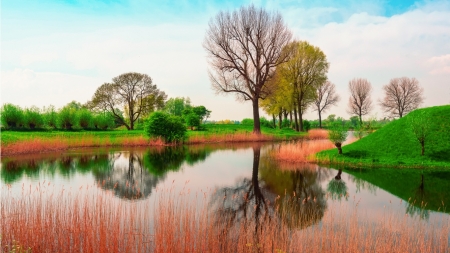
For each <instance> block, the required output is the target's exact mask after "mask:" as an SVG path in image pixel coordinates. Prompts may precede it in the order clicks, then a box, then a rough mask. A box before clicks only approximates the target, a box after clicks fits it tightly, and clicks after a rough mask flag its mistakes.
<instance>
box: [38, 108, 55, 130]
mask: <svg viewBox="0 0 450 253" xmlns="http://www.w3.org/2000/svg"><path fill="white" fill-rule="evenodd" d="M43 111H44V113H43V115H42V118H43V120H44V125H45V126H47V127H50V128H56V126H57V124H58V113H57V112H56V110H55V107H54V106H53V105H51V106H49V107H48V108H45V107H44V110H43Z"/></svg>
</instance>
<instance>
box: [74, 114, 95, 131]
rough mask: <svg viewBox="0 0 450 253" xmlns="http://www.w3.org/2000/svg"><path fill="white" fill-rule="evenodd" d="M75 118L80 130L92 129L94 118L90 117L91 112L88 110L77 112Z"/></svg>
mask: <svg viewBox="0 0 450 253" xmlns="http://www.w3.org/2000/svg"><path fill="white" fill-rule="evenodd" d="M77 118H78V123H79V124H80V127H81V128H83V129H88V128H90V127H92V124H93V120H94V119H93V118H94V117H93V116H92V112H91V111H89V110H88V109H81V110H79V111H77Z"/></svg>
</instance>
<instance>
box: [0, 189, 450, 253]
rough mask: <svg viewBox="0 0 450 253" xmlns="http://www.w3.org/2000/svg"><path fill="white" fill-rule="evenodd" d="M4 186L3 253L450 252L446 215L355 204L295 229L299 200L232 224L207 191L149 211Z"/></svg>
mask: <svg viewBox="0 0 450 253" xmlns="http://www.w3.org/2000/svg"><path fill="white" fill-rule="evenodd" d="M98 183H99V184H101V182H98ZM8 187H9V186H8ZM8 187H7V186H3V187H2V196H1V201H2V205H1V218H2V219H1V243H2V251H6V252H9V250H11V249H12V247H17V245H20V248H24V249H28V248H30V249H31V251H32V252H225V253H226V252H233V253H234V252H263V253H264V252H448V249H449V246H450V245H449V243H450V242H449V233H450V219H449V218H448V216H445V217H444V216H441V217H442V218H440V219H437V220H431V221H428V222H426V221H423V220H420V219H417V218H416V219H413V218H411V217H409V216H408V215H404V214H400V213H392V212H388V211H387V212H386V213H384V214H382V215H380V217H379V218H377V219H375V220H374V221H373V219H366V218H367V217H366V216H365V215H364V214H361V213H360V212H359V211H358V204H356V205H355V206H354V207H350V208H349V209H350V210H347V209H346V208H345V207H340V208H339V209H340V210H333V209H330V210H327V211H326V212H325V214H324V216H323V218H322V219H321V221H320V222H319V223H314V224H305V225H304V226H301V225H302V224H300V223H301V222H303V221H305V220H311V219H309V218H308V219H303V218H302V217H301V216H302V215H310V214H302V213H300V214H293V212H292V210H298V209H296V207H295V206H290V205H291V204H292V205H294V204H295V203H297V204H298V201H297V200H293V201H292V202H290V201H283V202H279V199H280V198H283V197H280V196H279V197H278V198H277V199H278V201H275V202H272V203H271V205H272V206H273V208H272V209H270V210H272V211H266V212H263V213H261V215H259V216H258V215H256V211H255V210H256V206H255V209H254V208H253V207H252V205H250V207H251V208H250V209H249V210H248V213H247V215H246V216H244V217H241V219H240V220H234V219H232V218H230V217H232V216H227V215H226V212H217V210H213V209H212V206H211V205H210V199H209V194H211V192H209V191H207V192H200V193H198V194H197V197H195V196H193V195H192V194H191V195H189V192H188V191H184V192H181V193H179V194H178V193H174V192H172V191H159V192H158V197H157V199H158V200H157V203H156V204H155V205H154V206H153V207H151V205H152V203H149V202H148V201H147V202H146V201H142V202H120V201H118V200H117V199H116V198H115V197H114V196H113V194H112V193H111V192H108V191H102V190H100V189H98V188H97V187H95V186H85V187H80V189H72V190H70V189H64V188H62V189H58V187H55V185H53V184H51V183H48V182H45V181H44V182H42V183H39V184H38V185H29V186H25V185H23V186H22V192H21V193H16V194H18V195H15V193H13V192H12V191H11V189H9V188H8ZM128 187H132V186H128ZM305 201H306V200H305ZM308 201H315V200H308ZM219 202H220V201H219ZM282 203H284V204H282ZM286 203H287V204H286ZM290 203H291V204H290ZM269 204H270V203H269ZM281 205H282V206H281ZM221 208H222V211H224V210H225V211H226V210H227V208H226V206H223V207H221ZM291 209H292V210H291ZM224 214H225V215H224ZM292 215H298V216H299V217H296V218H295V219H293V218H292ZM297 223H299V224H297ZM300 228H302V229H300Z"/></svg>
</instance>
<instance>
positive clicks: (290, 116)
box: [289, 111, 292, 127]
mask: <svg viewBox="0 0 450 253" xmlns="http://www.w3.org/2000/svg"><path fill="white" fill-rule="evenodd" d="M289 125H290V126H291V127H292V111H290V112H289Z"/></svg>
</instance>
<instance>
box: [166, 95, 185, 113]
mask: <svg viewBox="0 0 450 253" xmlns="http://www.w3.org/2000/svg"><path fill="white" fill-rule="evenodd" d="M191 108H192V106H191V100H190V99H189V98H188V97H186V98H184V97H176V98H170V99H169V100H167V102H166V105H165V106H164V112H166V113H168V114H171V115H174V116H182V115H183V110H185V109H191Z"/></svg>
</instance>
